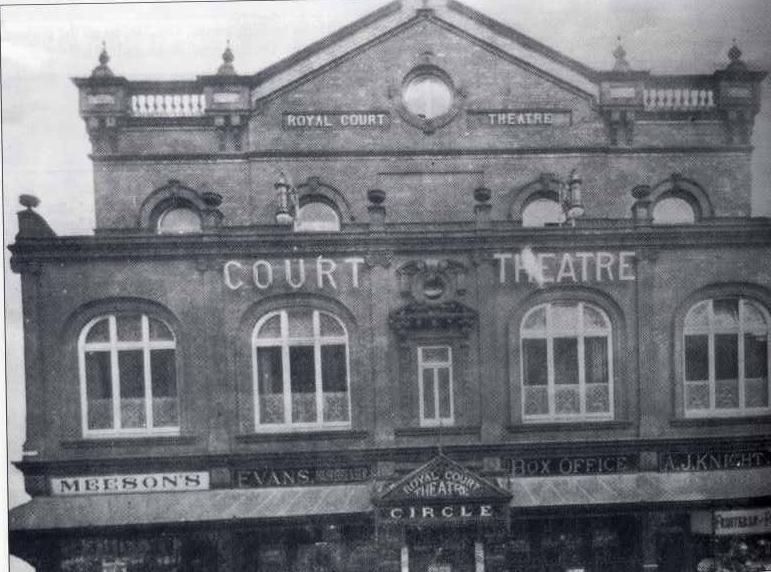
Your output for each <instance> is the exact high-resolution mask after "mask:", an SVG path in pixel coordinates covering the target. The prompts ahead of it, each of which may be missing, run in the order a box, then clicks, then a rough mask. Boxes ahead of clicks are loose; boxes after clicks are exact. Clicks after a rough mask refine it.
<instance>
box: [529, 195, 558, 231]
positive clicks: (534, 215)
mask: <svg viewBox="0 0 771 572" xmlns="http://www.w3.org/2000/svg"><path fill="white" fill-rule="evenodd" d="M564 220H565V215H564V213H563V212H562V207H561V206H560V204H559V203H558V202H557V201H555V200H552V199H548V198H538V199H535V200H533V201H530V202H529V203H527V205H526V206H525V208H524V210H523V211H522V226H529V227H537V226H552V225H558V224H560V223H562V222H564Z"/></svg>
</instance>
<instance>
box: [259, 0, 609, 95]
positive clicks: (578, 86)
mask: <svg viewBox="0 0 771 572" xmlns="http://www.w3.org/2000/svg"><path fill="white" fill-rule="evenodd" d="M426 5H427V6H428V7H426ZM416 30H419V32H420V34H422V36H423V37H425V39H426V42H427V44H429V45H430V44H431V43H432V41H433V39H434V38H436V37H438V36H439V35H441V34H450V35H452V36H453V37H454V38H455V40H456V41H455V44H454V45H453V47H452V49H453V50H454V51H453V53H452V56H453V57H454V58H455V57H462V54H460V53H459V51H463V50H466V49H469V48H471V47H472V46H473V47H476V48H480V49H483V50H485V51H487V52H489V53H491V54H493V55H495V56H496V57H497V58H499V59H500V60H501V63H502V69H503V70H504V71H503V73H505V67H506V66H505V65H503V63H504V62H505V63H506V64H508V65H509V66H515V67H519V68H521V69H523V70H527V71H529V72H531V73H534V74H536V75H538V76H539V77H541V78H543V79H544V80H546V81H549V82H551V83H553V84H555V85H559V86H561V87H563V88H564V89H566V90H568V91H571V92H573V93H576V94H580V95H582V96H584V97H587V98H596V97H597V95H598V85H597V83H596V82H595V81H594V76H595V73H596V72H595V71H594V70H592V69H591V68H589V67H588V66H585V65H583V64H581V63H580V62H577V61H575V60H573V59H571V58H569V57H568V56H566V55H564V54H561V53H559V52H557V51H556V50H554V49H552V48H549V47H548V46H546V45H544V44H542V43H540V42H538V41H537V40H535V39H532V38H530V37H528V36H526V35H524V34H522V33H520V32H518V31H516V30H514V29H513V28H510V27H509V26H507V25H505V24H503V23H501V22H498V21H496V20H493V19H491V18H489V17H487V16H485V15H483V14H481V13H480V12H477V11H476V10H474V9H472V8H470V7H468V6H466V5H464V4H462V3H460V2H456V1H455V0H434V1H432V2H427V3H426V2H423V1H419V2H416V1H414V0H413V1H410V0H404V1H401V2H399V1H397V2H390V3H388V4H386V5H384V6H383V7H381V8H380V9H378V10H376V11H374V12H373V13H371V14H369V15H368V16H365V17H364V18H361V19H359V20H357V21H356V22H353V23H351V24H349V25H348V26H345V27H344V28H341V29H340V30H339V31H337V32H335V33H333V34H331V35H330V36H328V37H326V38H324V39H322V40H319V41H318V42H315V43H313V44H311V45H309V46H308V47H306V48H304V49H303V50H300V51H299V52H297V53H295V54H293V55H291V56H289V57H287V58H285V59H283V60H281V61H279V62H277V63H276V64H273V65H272V66H269V67H268V68H266V69H265V70H263V71H261V72H259V73H258V74H256V75H255V78H254V79H255V87H254V89H253V92H252V99H253V101H264V100H268V99H271V98H274V97H277V96H280V95H281V94H282V93H284V92H286V91H287V90H290V91H291V90H293V89H294V88H295V87H297V86H298V85H302V84H305V83H307V82H309V81H312V80H313V79H314V78H315V77H318V76H319V75H323V74H328V73H331V72H333V70H334V69H335V68H336V67H338V66H340V65H342V64H343V63H345V62H348V61H350V60H351V59H354V58H357V57H360V56H362V55H363V54H364V53H365V52H367V51H369V50H372V49H375V48H377V46H379V45H382V44H383V43H384V42H389V41H394V42H400V41H401V38H402V37H403V36H404V35H405V34H409V33H410V32H414V31H416ZM374 72H375V70H373V73H374ZM357 86H358V84H357ZM353 87H354V86H351V90H353Z"/></svg>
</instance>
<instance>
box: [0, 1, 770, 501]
mask: <svg viewBox="0 0 771 572" xmlns="http://www.w3.org/2000/svg"><path fill="white" fill-rule="evenodd" d="M465 2H466V3H467V4H469V5H471V6H472V7H474V8H476V9H478V10H480V11H482V12H484V13H486V14H488V15H489V16H492V17H493V18H496V19H498V20H501V21H503V22H505V23H507V24H509V25H511V26H513V27H514V28H516V29H518V30H519V31H521V32H523V33H525V34H528V35H530V36H532V37H534V38H535V39H537V40H539V41H541V42H543V43H545V44H547V45H549V46H551V47H554V48H556V49H558V50H560V51H562V52H563V53H565V54H567V55H569V56H571V57H573V58H575V59H577V60H579V61H581V62H583V63H585V64H587V65H589V66H592V67H594V68H598V69H609V68H610V67H611V66H612V63H613V58H612V55H611V52H612V50H613V49H614V47H615V45H616V37H617V36H619V35H620V36H622V38H623V44H624V46H625V48H626V50H627V52H628V60H629V61H630V63H631V64H632V66H633V67H634V68H635V69H647V70H650V71H652V72H654V73H712V72H713V71H715V69H717V68H722V67H725V65H726V64H727V61H728V60H727V56H726V53H727V51H728V49H729V48H730V46H731V41H732V39H733V38H736V39H737V41H738V44H739V46H740V48H741V49H742V51H743V52H744V59H745V60H746V61H747V62H748V64H749V65H750V66H751V67H753V68H755V69H764V70H771V40H770V39H769V38H771V32H770V30H771V1H767V0H731V1H730V2H727V1H725V0H539V1H537V2H533V1H532V0H465ZM386 3H387V0H355V1H346V2H341V1H340V0H311V1H304V2H196V3H156V4H110V5H94V4H91V5H76V4H67V5H52V6H3V7H2V9H1V12H0V39H1V41H2V46H1V47H2V62H1V64H2V119H3V121H2V135H3V147H2V150H3V157H2V159H3V201H4V207H5V208H4V220H5V232H4V236H5V241H6V245H7V244H8V243H10V242H12V240H13V236H14V235H15V233H16V216H15V213H16V211H17V210H18V204H17V197H18V195H19V194H21V193H33V194H35V195H37V196H38V197H40V198H41V199H42V204H41V206H40V208H39V212H40V213H41V214H42V215H43V216H44V217H45V218H46V219H47V220H48V222H49V223H50V224H51V226H52V227H53V228H54V230H55V231H56V232H57V233H59V234H89V233H91V232H92V228H93V226H94V220H93V198H92V192H93V181H92V176H91V164H90V161H89V160H88V158H87V154H88V153H89V152H90V145H89V142H88V137H87V135H86V132H85V129H84V126H83V123H82V120H81V119H80V117H79V116H78V107H77V90H76V88H75V86H74V85H73V84H72V83H71V81H70V78H71V77H75V76H87V75H88V74H89V73H90V72H91V69H92V68H93V67H94V66H95V65H96V63H97V56H98V54H99V51H100V48H101V43H102V41H103V40H104V41H106V43H107V49H108V51H109V53H110V56H111V58H112V59H111V61H110V66H111V68H112V69H113V71H114V72H115V73H116V74H117V75H123V76H125V77H127V78H128V79H130V80H135V79H193V78H195V76H196V75H199V74H210V73H214V72H215V71H216V69H217V67H218V66H219V64H220V63H221V54H222V51H223V49H224V47H225V43H226V41H227V40H228V39H229V40H230V42H231V46H232V49H233V51H234V53H235V57H236V59H235V66H236V69H237V71H238V72H239V73H241V74H249V73H254V72H256V71H258V70H260V69H261V68H263V67H265V66H266V65H268V64H270V63H272V62H274V61H276V60H278V59H280V58H282V57H284V56H286V55H289V54H290V53H292V52H293V51H295V50H297V49H299V48H302V47H303V46H304V45H306V44H308V43H309V42H312V41H314V40H317V39H319V38H321V37H323V36H325V35H326V34H328V33H330V32H333V31H334V30H336V29H337V28H339V27H341V26H343V25H345V24H347V23H349V22H351V21H352V20H354V19H356V18H358V17H360V16H363V15H365V14H367V13H368V12H370V11H372V10H373V9H376V8H377V7H379V6H382V5H383V4H386ZM420 3H421V2H420V1H417V2H415V4H416V5H420ZM770 102H771V86H770V84H769V81H768V80H767V81H766V83H765V85H764V108H763V111H762V114H761V115H762V116H761V117H759V118H758V120H757V122H756V127H755V138H754V143H755V145H756V152H755V157H756V161H755V164H754V166H753V175H754V178H755V182H754V189H753V194H754V196H753V205H754V213H755V214H756V215H764V216H767V215H769V214H771V183H770V182H769V181H771V161H769V157H771V144H770V143H769V141H770V140H771V104H770ZM5 268H6V316H7V342H8V347H7V352H6V356H7V372H8V409H9V411H8V427H9V432H10V438H9V451H8V453H9V458H10V460H18V459H19V458H20V457H21V443H22V441H23V433H24V406H23V405H24V400H23V377H22V349H21V312H20V301H19V292H18V276H17V275H14V274H11V273H10V272H9V271H8V261H7V257H6V260H5ZM0 421H1V420H0ZM10 489H11V505H12V506H13V505H16V504H19V503H20V502H23V501H24V500H25V499H26V496H25V495H24V494H23V487H22V486H21V480H20V478H19V475H18V473H17V472H16V471H15V469H14V470H12V474H11V480H10Z"/></svg>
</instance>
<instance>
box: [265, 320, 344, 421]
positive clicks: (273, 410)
mask: <svg viewBox="0 0 771 572" xmlns="http://www.w3.org/2000/svg"><path fill="white" fill-rule="evenodd" d="M252 359H253V366H254V397H255V427H256V428H257V429H258V430H271V429H273V430H276V429H278V430H282V429H284V430H285V429H314V428H335V427H348V426H350V422H351V413H350V410H351V403H350V394H349V382H348V333H347V332H346V329H345V326H344V325H343V323H342V322H341V321H340V320H339V319H338V318H336V317H335V316H333V315H332V314H330V313H328V312H322V311H319V310H313V309H310V308H296V309H295V308H293V309H287V310H279V311H276V312H271V313H270V314H268V315H266V316H264V317H262V318H261V319H260V320H259V321H258V322H257V325H256V327H255V328H254V333H253V335H252Z"/></svg>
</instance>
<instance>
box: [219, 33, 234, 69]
mask: <svg viewBox="0 0 771 572" xmlns="http://www.w3.org/2000/svg"><path fill="white" fill-rule="evenodd" d="M235 59H236V57H235V56H234V55H233V50H231V49H230V40H228V41H227V45H226V46H225V51H224V52H222V65H221V66H220V67H219V69H218V70H217V75H236V68H234V67H233V60H235Z"/></svg>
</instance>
